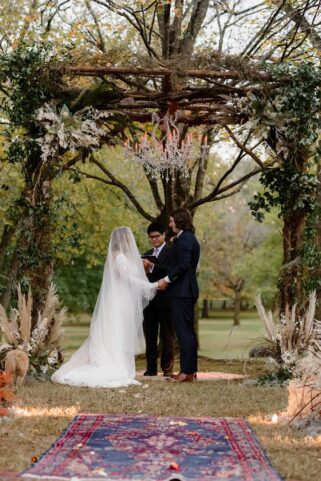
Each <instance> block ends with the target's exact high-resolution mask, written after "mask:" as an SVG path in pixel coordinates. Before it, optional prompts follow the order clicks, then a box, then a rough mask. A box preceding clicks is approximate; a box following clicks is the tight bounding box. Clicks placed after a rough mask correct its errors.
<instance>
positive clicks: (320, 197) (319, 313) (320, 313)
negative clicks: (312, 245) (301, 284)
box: [315, 165, 321, 320]
mask: <svg viewBox="0 0 321 481" xmlns="http://www.w3.org/2000/svg"><path fill="white" fill-rule="evenodd" d="M317 176H318V181H319V182H320V185H321V166H320V165H318V170H317ZM316 201H317V205H318V208H319V209H320V210H321V189H320V188H319V189H318V192H317V198H316ZM316 230H317V238H316V244H317V247H318V249H319V251H321V213H319V215H318V223H317V224H316ZM316 275H317V276H318V277H319V278H321V266H320V267H319V269H317V272H316ZM316 295H317V304H316V308H315V318H316V319H318V320H321V285H320V284H319V283H318V284H317V288H316Z"/></svg>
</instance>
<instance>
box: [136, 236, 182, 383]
mask: <svg viewBox="0 0 321 481" xmlns="http://www.w3.org/2000/svg"><path fill="white" fill-rule="evenodd" d="M169 252H170V248H169V246H168V245H167V244H166V245H164V247H163V248H162V250H161V251H160V253H159V255H158V258H157V264H155V265H154V269H153V271H152V272H151V273H147V277H148V279H149V281H150V282H156V281H159V280H160V279H162V278H163V277H165V276H166V274H167V267H168V260H169ZM145 255H153V249H151V250H149V251H147V252H145ZM143 327H144V334H145V340H146V361H147V371H148V372H149V373H151V374H156V373H157V358H158V333H159V337H160V341H161V359H160V365H161V368H162V371H163V372H164V373H166V374H170V373H172V372H173V364H174V357H175V333H174V328H173V324H172V319H171V311H170V304H169V301H168V299H167V298H166V296H165V292H164V291H157V294H156V296H155V297H154V299H153V300H152V301H151V302H150V303H149V304H148V306H147V307H146V308H145V309H144V322H143Z"/></svg>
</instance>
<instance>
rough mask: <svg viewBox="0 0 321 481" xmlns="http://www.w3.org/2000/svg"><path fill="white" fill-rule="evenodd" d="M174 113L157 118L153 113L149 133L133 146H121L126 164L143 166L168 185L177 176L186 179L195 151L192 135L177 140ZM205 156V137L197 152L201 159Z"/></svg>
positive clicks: (178, 136) (129, 144) (127, 144)
mask: <svg viewBox="0 0 321 481" xmlns="http://www.w3.org/2000/svg"><path fill="white" fill-rule="evenodd" d="M177 119H178V115H177V113H176V114H175V115H170V114H169V112H167V113H166V115H165V116H164V117H162V118H161V117H160V116H159V115H158V114H157V113H156V112H153V113H152V122H153V124H154V126H153V129H152V132H151V133H150V134H149V135H148V134H147V132H145V133H144V135H143V136H142V137H141V138H140V140H139V141H136V142H134V143H131V142H129V140H126V142H125V143H124V150H125V156H126V159H127V160H130V161H133V162H135V163H137V164H141V165H143V167H144V169H145V170H146V171H147V173H148V174H149V175H151V176H152V177H154V178H156V177H157V176H162V177H164V178H165V179H166V181H168V180H169V179H170V178H173V177H174V176H175V173H176V172H181V173H182V174H183V175H184V176H185V177H188V176H189V165H190V162H191V160H192V159H193V157H194V156H195V152H194V150H195V147H194V143H193V137H192V134H190V133H188V134H187V135H186V137H185V138H184V139H181V136H180V132H179V128H178V126H177V123H176V122H177ZM206 152H207V136H205V138H204V143H203V145H202V148H201V157H204V156H205V155H206Z"/></svg>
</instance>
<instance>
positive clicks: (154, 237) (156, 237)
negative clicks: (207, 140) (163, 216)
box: [148, 234, 163, 239]
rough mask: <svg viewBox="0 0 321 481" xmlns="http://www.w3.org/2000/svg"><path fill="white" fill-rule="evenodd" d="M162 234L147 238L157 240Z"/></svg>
mask: <svg viewBox="0 0 321 481" xmlns="http://www.w3.org/2000/svg"><path fill="white" fill-rule="evenodd" d="M162 235H163V234H155V235H149V236H148V237H149V238H150V239H159V238H160V237H162Z"/></svg>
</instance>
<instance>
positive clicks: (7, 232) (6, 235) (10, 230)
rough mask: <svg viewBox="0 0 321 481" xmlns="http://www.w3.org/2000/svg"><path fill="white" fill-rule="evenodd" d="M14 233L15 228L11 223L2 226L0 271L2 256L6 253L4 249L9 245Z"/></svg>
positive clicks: (0, 268)
mask: <svg viewBox="0 0 321 481" xmlns="http://www.w3.org/2000/svg"><path fill="white" fill-rule="evenodd" d="M14 233H15V228H14V227H13V226H12V225H5V226H4V229H3V232H2V237H1V240H0V271H1V270H2V266H3V262H4V257H5V255H6V251H7V249H8V247H9V245H10V242H11V239H12V237H13V234H14Z"/></svg>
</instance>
